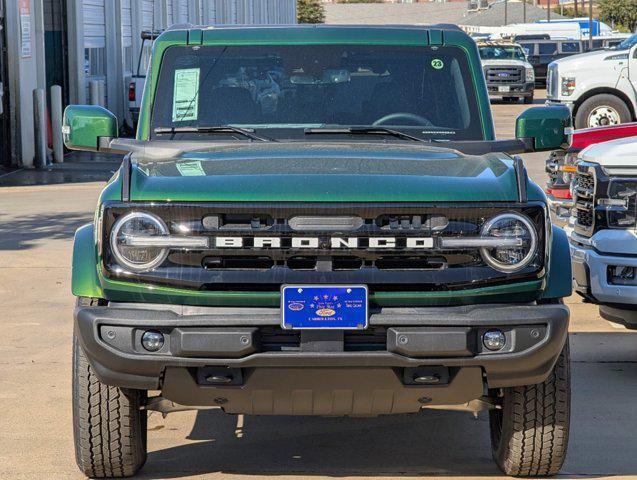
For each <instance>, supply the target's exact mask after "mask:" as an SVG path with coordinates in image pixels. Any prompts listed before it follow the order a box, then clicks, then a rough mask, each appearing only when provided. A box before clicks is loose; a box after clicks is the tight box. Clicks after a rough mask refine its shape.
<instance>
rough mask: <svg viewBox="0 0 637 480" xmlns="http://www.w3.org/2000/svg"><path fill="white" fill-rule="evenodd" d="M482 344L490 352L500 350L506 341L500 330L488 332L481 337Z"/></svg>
mask: <svg viewBox="0 0 637 480" xmlns="http://www.w3.org/2000/svg"><path fill="white" fill-rule="evenodd" d="M482 343H483V344H484V346H485V347H486V348H487V349H488V350H491V351H496V350H502V349H503V348H504V346H505V345H506V343H507V339H506V337H505V336H504V333H502V332H501V331H500V330H489V331H488V332H485V333H484V335H482Z"/></svg>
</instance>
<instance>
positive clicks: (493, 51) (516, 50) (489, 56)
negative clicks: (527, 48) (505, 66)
mask: <svg viewBox="0 0 637 480" xmlns="http://www.w3.org/2000/svg"><path fill="white" fill-rule="evenodd" d="M479 51H480V58H481V59H482V60H521V61H523V62H524V61H525V60H526V57H525V55H524V51H523V50H522V47H518V46H517V45H507V46H504V45H488V46H484V47H480V48H479Z"/></svg>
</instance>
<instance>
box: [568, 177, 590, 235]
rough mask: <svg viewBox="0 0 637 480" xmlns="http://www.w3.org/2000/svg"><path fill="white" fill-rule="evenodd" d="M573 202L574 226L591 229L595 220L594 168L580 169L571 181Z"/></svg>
mask: <svg viewBox="0 0 637 480" xmlns="http://www.w3.org/2000/svg"><path fill="white" fill-rule="evenodd" d="M573 200H574V202H575V213H576V218H575V226H576V227H579V229H580V230H583V231H584V232H590V231H591V230H592V229H593V224H594V221H595V175H594V170H586V171H584V170H580V171H578V172H577V173H576V174H575V178H574V183H573Z"/></svg>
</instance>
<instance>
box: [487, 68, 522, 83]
mask: <svg viewBox="0 0 637 480" xmlns="http://www.w3.org/2000/svg"><path fill="white" fill-rule="evenodd" d="M524 74H525V72H524V68H522V67H486V68H485V69H484V76H485V78H486V80H487V84H496V85H509V84H517V83H522V82H523V81H524Z"/></svg>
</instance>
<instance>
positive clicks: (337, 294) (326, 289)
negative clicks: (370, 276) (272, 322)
mask: <svg viewBox="0 0 637 480" xmlns="http://www.w3.org/2000/svg"><path fill="white" fill-rule="evenodd" d="M326 296H327V298H325V297H326ZM280 310H281V327H282V328H283V329H285V330H364V329H366V328H367V327H368V320H369V319H368V317H369V315H368V310H369V290H368V288H367V286H366V285H283V286H282V287H281V309H280Z"/></svg>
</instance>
